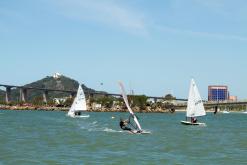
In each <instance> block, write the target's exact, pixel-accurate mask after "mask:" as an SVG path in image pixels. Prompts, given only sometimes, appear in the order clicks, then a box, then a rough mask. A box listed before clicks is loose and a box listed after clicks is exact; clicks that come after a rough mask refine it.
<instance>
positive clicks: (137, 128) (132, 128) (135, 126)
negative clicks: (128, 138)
mask: <svg viewBox="0 0 247 165" xmlns="http://www.w3.org/2000/svg"><path fill="white" fill-rule="evenodd" d="M119 86H120V89H121V92H122V96H123V99H124V102H125V105H126V106H127V109H128V111H129V113H130V116H129V119H128V120H122V119H120V127H121V128H122V129H123V130H125V131H128V132H129V133H132V134H150V133H151V132H149V131H145V130H143V129H142V128H141V125H140V123H139V121H138V119H137V116H136V115H135V114H134V112H133V111H132V109H131V108H130V105H129V102H128V98H127V95H126V92H125V89H124V86H123V84H122V83H121V82H119ZM132 120H133V121H132ZM127 126H128V127H127Z"/></svg>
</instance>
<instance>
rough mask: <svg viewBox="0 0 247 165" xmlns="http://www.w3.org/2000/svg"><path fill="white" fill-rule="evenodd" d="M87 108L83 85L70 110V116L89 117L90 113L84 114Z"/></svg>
mask: <svg viewBox="0 0 247 165" xmlns="http://www.w3.org/2000/svg"><path fill="white" fill-rule="evenodd" d="M86 110H87V104H86V97H85V94H84V92H83V89H82V87H81V85H79V88H78V90H77V94H76V97H75V99H74V101H73V104H72V106H71V108H70V110H69V112H68V116H70V117H89V115H86V114H84V115H82V112H85V111H86Z"/></svg>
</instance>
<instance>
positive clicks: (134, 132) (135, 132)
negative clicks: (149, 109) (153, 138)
mask: <svg viewBox="0 0 247 165" xmlns="http://www.w3.org/2000/svg"><path fill="white" fill-rule="evenodd" d="M128 132H129V133H130V134H151V132H150V131H145V130H142V131H141V132H139V131H138V130H132V131H128Z"/></svg>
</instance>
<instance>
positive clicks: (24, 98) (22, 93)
mask: <svg viewBox="0 0 247 165" xmlns="http://www.w3.org/2000/svg"><path fill="white" fill-rule="evenodd" d="M20 101H22V102H26V101H27V89H25V88H20Z"/></svg>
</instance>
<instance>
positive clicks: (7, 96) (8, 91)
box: [0, 84, 187, 103]
mask: <svg viewBox="0 0 247 165" xmlns="http://www.w3.org/2000/svg"><path fill="white" fill-rule="evenodd" d="M0 87H5V88H6V93H5V101H6V103H9V102H11V89H12V88H17V89H19V90H20V101H22V102H26V101H27V91H28V90H40V91H42V92H43V101H44V102H45V103H47V98H48V93H49V92H63V93H69V94H70V97H73V96H75V94H76V92H77V91H74V90H61V89H49V88H38V87H27V86H18V85H8V84H0ZM85 94H86V95H89V96H90V97H93V96H94V95H102V96H114V97H122V95H121V94H115V93H106V92H100V91H94V92H88V91H86V92H85ZM147 98H148V99H153V100H154V101H155V102H156V101H157V100H161V99H164V97H156V96H147ZM175 100H179V101H187V99H175Z"/></svg>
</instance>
